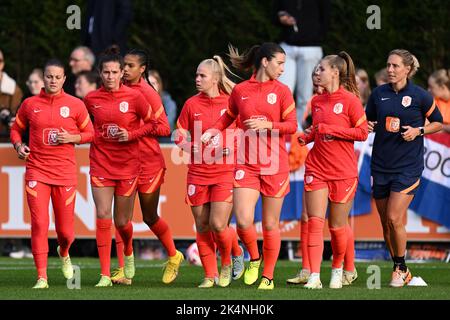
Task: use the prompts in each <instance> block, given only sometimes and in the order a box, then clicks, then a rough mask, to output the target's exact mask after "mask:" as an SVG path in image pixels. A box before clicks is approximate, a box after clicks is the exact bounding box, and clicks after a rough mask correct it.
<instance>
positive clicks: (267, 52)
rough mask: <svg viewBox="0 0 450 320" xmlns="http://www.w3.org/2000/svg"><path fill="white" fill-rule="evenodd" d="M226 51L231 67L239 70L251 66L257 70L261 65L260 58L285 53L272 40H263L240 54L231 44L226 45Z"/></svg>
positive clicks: (268, 58) (270, 57) (269, 57)
mask: <svg viewBox="0 0 450 320" xmlns="http://www.w3.org/2000/svg"><path fill="white" fill-rule="evenodd" d="M228 51H229V54H228V56H229V57H230V61H231V64H232V65H233V67H235V68H236V69H238V70H241V71H247V70H250V69H251V68H254V70H256V71H258V70H259V68H260V67H261V60H262V59H263V58H266V59H267V60H269V61H270V60H272V58H274V57H275V54H276V53H283V54H285V52H284V50H283V48H281V47H280V45H278V44H276V43H273V42H265V43H263V44H262V45H255V46H253V47H251V48H250V50H248V51H246V52H244V53H243V54H241V55H240V54H239V51H238V49H237V48H235V47H233V46H232V45H231V44H230V45H228Z"/></svg>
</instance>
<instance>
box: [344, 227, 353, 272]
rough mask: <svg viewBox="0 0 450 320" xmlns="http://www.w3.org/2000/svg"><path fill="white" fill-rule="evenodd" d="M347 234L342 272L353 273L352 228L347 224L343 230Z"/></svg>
mask: <svg viewBox="0 0 450 320" xmlns="http://www.w3.org/2000/svg"><path fill="white" fill-rule="evenodd" d="M345 231H346V232H347V249H346V250H345V256H344V270H346V271H354V270H355V238H354V236H353V230H352V227H350V225H349V224H347V227H346V228H345Z"/></svg>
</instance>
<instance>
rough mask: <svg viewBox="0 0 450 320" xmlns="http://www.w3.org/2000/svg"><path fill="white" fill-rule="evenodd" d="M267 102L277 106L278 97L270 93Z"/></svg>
mask: <svg viewBox="0 0 450 320" xmlns="http://www.w3.org/2000/svg"><path fill="white" fill-rule="evenodd" d="M267 102H268V103H270V104H275V103H276V102H277V95H276V94H275V93H269V94H268V95H267Z"/></svg>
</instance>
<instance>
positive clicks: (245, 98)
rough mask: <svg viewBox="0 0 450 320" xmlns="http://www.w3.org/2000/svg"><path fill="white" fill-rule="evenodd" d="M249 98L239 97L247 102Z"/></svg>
mask: <svg viewBox="0 0 450 320" xmlns="http://www.w3.org/2000/svg"><path fill="white" fill-rule="evenodd" d="M248 98H249V97H241V99H242V100H247V99H248Z"/></svg>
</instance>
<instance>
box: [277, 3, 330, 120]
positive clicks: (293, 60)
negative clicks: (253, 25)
mask: <svg viewBox="0 0 450 320" xmlns="http://www.w3.org/2000/svg"><path fill="white" fill-rule="evenodd" d="M274 6H275V10H274V19H275V23H276V24H277V25H279V26H280V27H281V28H282V36H281V43H280V45H281V47H282V48H283V49H284V50H285V51H286V64H285V68H284V73H283V75H282V76H281V77H280V78H279V80H280V81H281V82H283V83H284V84H286V85H287V86H289V88H290V89H291V91H292V93H293V94H294V95H295V96H296V105H297V120H298V121H299V123H301V120H302V118H303V113H304V112H305V109H306V103H307V102H308V100H309V99H310V98H311V96H312V94H313V84H312V79H311V73H312V72H313V68H314V67H315V65H316V64H317V63H318V62H319V60H320V59H321V58H322V55H323V51H322V47H321V45H322V42H323V40H324V38H325V34H326V32H327V29H328V23H329V16H330V0H275V1H274Z"/></svg>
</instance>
